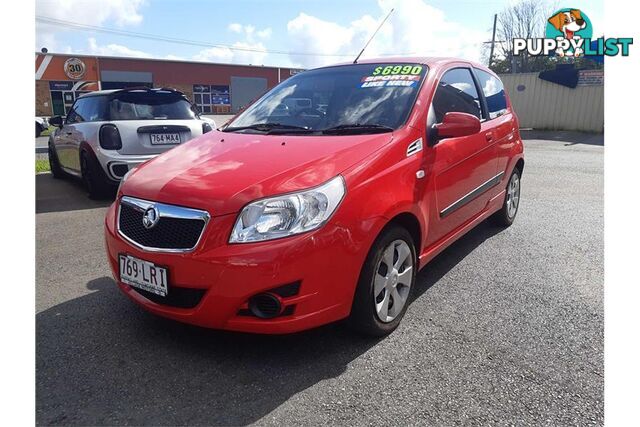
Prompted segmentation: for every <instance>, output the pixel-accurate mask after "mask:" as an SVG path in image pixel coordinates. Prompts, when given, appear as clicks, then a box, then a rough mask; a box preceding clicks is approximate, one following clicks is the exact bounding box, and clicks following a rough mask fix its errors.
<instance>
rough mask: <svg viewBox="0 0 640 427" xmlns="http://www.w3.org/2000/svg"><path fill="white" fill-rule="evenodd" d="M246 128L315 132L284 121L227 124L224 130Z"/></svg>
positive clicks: (232, 130)
mask: <svg viewBox="0 0 640 427" xmlns="http://www.w3.org/2000/svg"><path fill="white" fill-rule="evenodd" d="M246 129H251V130H257V131H261V132H267V133H271V132H273V131H281V130H296V131H305V132H315V131H312V130H311V129H309V128H306V127H303V126H294V125H285V124H282V123H254V124H252V125H248V126H227V127H226V128H224V129H223V130H222V131H223V132H235V131H239V130H246Z"/></svg>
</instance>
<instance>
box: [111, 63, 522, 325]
mask: <svg viewBox="0 0 640 427" xmlns="http://www.w3.org/2000/svg"><path fill="white" fill-rule="evenodd" d="M523 167H524V159H523V145H522V141H521V139H520V133H519V130H518V119H517V117H516V115H515V114H514V112H513V110H512V109H511V105H510V102H509V98H508V96H507V94H506V93H505V91H504V88H503V85H502V82H501V81H500V79H499V78H498V77H497V76H496V75H495V74H494V73H493V72H491V71H490V70H488V69H487V68H485V67H483V66H481V65H478V64H474V63H471V62H468V61H463V60H457V59H441V58H385V59H384V60H366V61H365V60H363V61H360V62H358V63H357V64H342V65H336V66H330V67H324V68H319V69H315V70H310V71H305V72H302V73H299V74H297V75H295V76H293V77H291V78H289V79H287V80H286V81H284V82H282V83H280V84H279V85H278V86H276V87H275V88H273V89H272V90H271V91H269V92H268V93H266V94H265V95H264V96H263V97H262V98H260V99H259V100H258V101H256V102H255V103H254V104H252V105H251V106H250V107H249V108H247V109H246V110H245V111H244V112H242V113H241V114H239V115H238V116H237V117H235V118H234V119H233V121H232V122H231V123H230V124H228V125H227V126H226V127H224V128H222V129H221V130H220V131H213V132H209V133H207V134H206V135H203V136H201V137H199V138H196V139H194V140H192V141H189V142H188V143H186V144H184V145H181V146H179V147H176V148H175V149H173V150H171V151H169V152H167V153H165V154H162V155H160V156H158V157H156V158H155V159H153V160H150V161H148V162H146V163H144V164H143V165H141V166H140V167H138V168H136V169H134V170H132V171H131V172H130V173H128V174H127V176H126V178H125V179H123V182H122V184H121V186H120V189H119V191H118V196H117V199H116V201H115V203H114V204H113V205H112V206H111V207H110V208H109V210H108V212H107V216H106V219H105V233H106V246H107V252H108V257H109V261H110V264H111V268H112V270H113V274H114V277H115V278H116V280H117V282H118V286H119V287H120V289H121V290H122V291H123V292H124V293H125V294H126V295H127V296H129V297H130V298H131V299H132V300H134V301H135V302H137V303H139V304H140V305H142V306H143V307H144V308H146V309H147V310H149V311H151V312H153V313H156V314H158V315H161V316H166V317H169V318H171V319H175V320H179V321H182V322H188V323H192V324H196V325H200V326H205V327H211V328H219V329H227V330H235V331H246V332H258V333H289V332H295V331H300V330H303V329H308V328H312V327H315V326H319V325H322V324H325V323H329V322H333V321H337V320H340V319H345V318H347V319H348V322H349V324H350V325H352V326H353V327H354V328H356V329H357V330H359V331H362V332H365V333H368V334H372V335H384V334H387V333H390V332H391V331H393V330H394V329H395V328H396V327H397V326H398V324H399V322H400V320H401V319H402V317H403V315H404V313H405V311H406V310H407V305H408V302H409V301H410V295H411V292H412V290H413V289H414V288H415V282H416V273H417V271H418V269H420V268H421V267H423V266H424V265H425V264H426V263H427V262H429V260H431V259H432V258H433V257H434V256H435V255H436V254H438V253H439V252H441V251H442V250H443V249H445V248H446V247H447V246H449V245H450V244H451V243H453V242H454V241H455V240H456V239H458V238H460V236H462V235H463V234H464V233H466V232H467V231H469V230H470V229H472V228H473V227H475V226H476V225H477V224H478V223H480V222H481V221H483V220H484V219H486V218H488V217H490V216H492V217H493V219H494V220H495V221H497V222H498V223H500V224H502V225H504V226H508V225H510V224H511V223H512V222H513V220H514V218H515V216H516V213H517V211H518V204H519V200H520V177H521V174H522V171H523Z"/></svg>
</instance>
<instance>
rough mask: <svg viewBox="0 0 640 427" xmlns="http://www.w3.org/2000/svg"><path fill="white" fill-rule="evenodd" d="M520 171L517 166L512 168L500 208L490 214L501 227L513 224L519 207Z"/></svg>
mask: <svg viewBox="0 0 640 427" xmlns="http://www.w3.org/2000/svg"><path fill="white" fill-rule="evenodd" d="M521 176H522V172H521V171H520V169H518V168H514V169H513V172H511V176H510V177H509V180H508V181H507V189H506V194H505V196H504V202H503V204H502V208H500V210H499V211H498V212H496V213H495V214H493V216H492V220H493V222H494V223H495V224H496V225H499V226H501V227H509V226H510V225H511V224H513V221H514V220H515V219H516V215H517V214H518V208H519V207H520V183H521V179H520V178H521Z"/></svg>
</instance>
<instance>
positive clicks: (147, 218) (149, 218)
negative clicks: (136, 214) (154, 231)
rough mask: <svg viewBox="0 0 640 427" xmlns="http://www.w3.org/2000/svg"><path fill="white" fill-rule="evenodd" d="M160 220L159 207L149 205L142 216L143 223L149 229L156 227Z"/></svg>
mask: <svg viewBox="0 0 640 427" xmlns="http://www.w3.org/2000/svg"><path fill="white" fill-rule="evenodd" d="M159 221H160V215H159V214H158V209H156V207H155V206H151V207H149V208H148V209H147V210H146V211H144V215H143V216H142V225H144V228H146V229H147V230H148V229H150V228H153V227H155V226H156V225H157V224H158V222H159Z"/></svg>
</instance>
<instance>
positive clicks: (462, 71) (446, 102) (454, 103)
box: [433, 68, 483, 123]
mask: <svg viewBox="0 0 640 427" xmlns="http://www.w3.org/2000/svg"><path fill="white" fill-rule="evenodd" d="M433 110H434V112H435V115H436V123H441V122H442V119H443V118H444V115H445V113H448V112H450V111H457V112H461V113H469V114H473V115H474V116H476V117H477V118H478V119H480V120H482V118H483V117H482V108H481V107H480V96H479V95H478V91H477V89H476V84H475V82H474V80H473V77H472V76H471V71H470V70H469V69H467V68H454V69H453V70H449V71H447V72H446V73H445V74H444V76H442V79H440V83H438V88H437V89H436V93H435V95H434V97H433Z"/></svg>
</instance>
